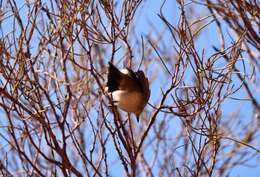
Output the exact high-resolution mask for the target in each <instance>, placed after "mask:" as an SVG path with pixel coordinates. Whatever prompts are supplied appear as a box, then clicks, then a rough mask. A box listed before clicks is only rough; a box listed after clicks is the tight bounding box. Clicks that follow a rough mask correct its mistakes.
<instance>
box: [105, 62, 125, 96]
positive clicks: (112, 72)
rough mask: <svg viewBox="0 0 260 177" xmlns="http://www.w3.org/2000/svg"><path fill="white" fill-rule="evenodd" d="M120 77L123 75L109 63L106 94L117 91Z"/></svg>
mask: <svg viewBox="0 0 260 177" xmlns="http://www.w3.org/2000/svg"><path fill="white" fill-rule="evenodd" d="M122 75H123V74H122V73H121V72H120V71H119V70H118V69H117V68H116V67H115V66H114V65H113V64H112V63H111V62H109V67H108V76H107V87H108V92H113V91H115V90H118V89H119V87H120V81H121V79H122Z"/></svg>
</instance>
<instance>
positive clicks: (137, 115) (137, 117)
mask: <svg viewBox="0 0 260 177" xmlns="http://www.w3.org/2000/svg"><path fill="white" fill-rule="evenodd" d="M135 117H136V120H137V122H138V123H139V114H135Z"/></svg>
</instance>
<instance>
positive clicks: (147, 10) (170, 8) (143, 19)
mask: <svg viewBox="0 0 260 177" xmlns="http://www.w3.org/2000/svg"><path fill="white" fill-rule="evenodd" d="M161 3H162V1H159V0H158V1H156V0H155V1H145V3H143V4H142V5H141V7H140V8H139V10H138V11H137V14H136V15H137V16H135V22H134V23H133V24H132V28H131V29H133V30H134V31H135V33H136V34H137V37H139V40H140V39H141V36H143V37H145V36H147V35H148V34H152V36H155V35H157V33H156V32H155V31H158V32H160V31H163V29H164V25H163V23H162V21H161V20H160V18H159V16H158V14H159V12H160V7H161ZM196 10H197V11H198V12H197V13H200V12H202V14H203V15H202V16H204V15H205V14H207V11H206V10H205V9H204V8H202V7H201V6H197V7H196ZM163 12H164V15H165V16H166V17H167V19H168V20H169V21H170V22H171V23H172V24H174V25H176V24H177V22H178V14H179V10H178V7H177V4H176V3H175V1H171V0H168V1H166V4H165V6H164V7H163ZM23 14H24V16H26V13H25V12H24V13H23ZM9 23H10V24H12V22H11V21H7V23H5V24H4V26H5V29H4V30H6V31H10V30H11V29H10V28H9V27H11V26H12V25H10V24H9ZM151 24H152V25H153V26H154V28H152V27H151ZM223 26H224V28H226V31H227V32H228V28H227V26H225V25H223ZM202 33H203V34H202V35H201V36H200V38H199V39H198V41H197V43H196V44H197V48H198V51H199V53H202V50H203V49H205V58H207V57H209V56H210V54H211V53H212V52H213V49H212V45H213V44H215V45H216V46H219V42H218V32H217V30H216V28H215V26H214V24H211V25H209V26H208V27H207V28H206V29H205V30H203V31H202ZM225 39H226V40H227V43H229V44H230V43H231V39H230V38H229V36H228V34H227V33H225ZM163 41H164V43H165V44H166V45H167V46H166V47H169V50H170V47H172V45H173V44H172V43H171V42H172V41H170V42H169V33H167V32H165V35H164V37H163ZM137 50H138V49H137ZM155 59H156V57H155ZM153 65H154V66H153V67H154V68H155V70H156V71H157V72H159V71H162V69H163V68H162V67H161V68H159V67H158V65H157V64H153ZM238 67H239V66H238ZM153 72H154V71H151V70H149V71H148V73H147V75H148V76H149V75H153V74H154V73H153ZM160 74H161V75H162V76H163V74H164V73H162V72H161V73H160ZM161 75H160V76H161ZM186 79H187V82H188V80H189V79H191V78H189V77H188V76H187V78H186ZM233 79H234V80H236V77H235V76H234V78H233ZM167 82H168V81H167V80H164V78H163V77H162V78H161V77H160V79H158V80H156V81H155V82H154V84H153V85H152V88H151V93H152V94H151V99H150V101H149V102H151V103H155V102H156V101H157V99H158V98H159V95H160V94H156V93H157V92H158V90H160V88H163V87H164V86H165V85H167ZM235 96H236V97H237V98H247V95H246V94H245V92H243V91H240V92H238V93H237V94H236V95H235ZM256 96H257V99H258V100H260V95H259V93H256ZM237 105H239V106H240V107H241V109H240V111H241V113H242V116H243V118H242V120H243V119H244V121H245V122H246V121H247V120H249V117H250V116H252V115H251V112H252V107H251V104H250V103H248V102H240V103H239V104H238V103H237V101H234V100H231V99H230V100H228V101H227V102H225V103H224V104H223V116H226V117H228V116H229V112H230V110H233V108H234V107H237ZM148 110H150V111H151V108H149V107H148ZM2 116H4V115H2ZM247 117H248V119H247ZM162 118H163V115H162V114H160V117H159V119H158V121H160V119H162ZM178 123H179V122H178V121H175V120H173V121H172V122H171V125H169V126H172V129H174V130H173V131H171V133H178V131H181V130H180V127H179V126H178ZM234 131H235V130H234ZM258 143H259V142H258ZM255 145H256V146H257V145H258V148H259V144H255ZM111 147H112V146H111ZM113 150H114V149H110V152H111V151H112V152H113ZM146 155H147V156H149V155H150V154H149V151H147V152H146ZM111 159H112V158H111ZM249 163H251V164H259V163H260V159H259V157H258V158H253V159H252V160H250V162H249ZM118 165H120V164H118ZM259 173H260V166H258V167H257V168H252V169H251V168H247V167H237V168H235V169H234V170H233V172H232V173H231V174H230V176H231V177H235V176H255V175H256V174H259ZM113 174H114V175H116V176H120V175H122V171H120V170H118V168H117V165H115V166H114V170H113Z"/></svg>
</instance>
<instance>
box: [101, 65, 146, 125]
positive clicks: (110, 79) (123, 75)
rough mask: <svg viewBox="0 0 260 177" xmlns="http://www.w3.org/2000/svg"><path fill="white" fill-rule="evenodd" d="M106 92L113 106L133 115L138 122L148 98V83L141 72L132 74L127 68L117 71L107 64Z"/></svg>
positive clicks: (113, 66)
mask: <svg viewBox="0 0 260 177" xmlns="http://www.w3.org/2000/svg"><path fill="white" fill-rule="evenodd" d="M106 90H107V91H108V93H110V95H111V97H112V101H113V104H114V105H115V106H117V107H119V108H120V109H121V110H123V111H125V112H128V113H134V114H135V116H136V118H137V121H138V122H139V116H140V114H141V113H142V111H143V109H144V107H145V106H146V104H147V102H148V100H149V98H150V89H149V81H148V78H147V77H146V76H145V74H144V72H143V71H142V70H138V71H137V72H134V71H133V70H132V69H130V68H128V67H126V68H124V69H121V70H119V69H118V68H117V67H116V66H115V65H113V63H111V62H109V67H108V75H107V85H106Z"/></svg>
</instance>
